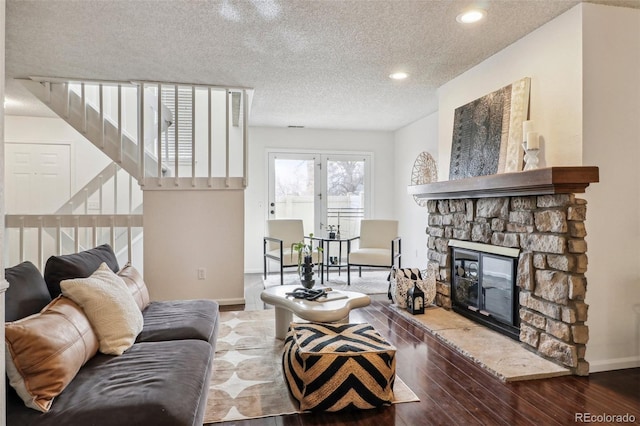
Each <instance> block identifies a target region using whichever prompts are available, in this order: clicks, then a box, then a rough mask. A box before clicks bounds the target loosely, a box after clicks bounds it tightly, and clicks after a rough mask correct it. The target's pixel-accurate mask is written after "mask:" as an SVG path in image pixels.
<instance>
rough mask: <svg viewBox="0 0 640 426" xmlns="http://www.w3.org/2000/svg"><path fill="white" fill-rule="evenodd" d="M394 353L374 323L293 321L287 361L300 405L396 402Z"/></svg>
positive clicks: (327, 407)
mask: <svg viewBox="0 0 640 426" xmlns="http://www.w3.org/2000/svg"><path fill="white" fill-rule="evenodd" d="M395 353H396V348H395V347H393V346H392V345H391V344H389V343H388V342H387V341H386V340H385V339H384V338H383V337H382V336H380V334H379V333H378V332H377V331H376V330H375V329H374V328H373V327H372V326H371V325H370V324H316V323H304V324H303V323H300V324H298V323H292V324H291V328H290V329H289V333H288V335H287V338H286V339H285V344H284V353H283V358H282V364H283V370H284V375H285V379H286V383H287V386H288V387H289V391H290V392H291V394H292V395H293V397H294V398H295V399H296V400H298V402H299V403H300V409H301V410H303V411H307V410H309V411H341V410H348V409H367V408H374V407H378V406H381V405H385V404H390V403H391V402H392V400H393V383H394V381H395V371H396V357H395Z"/></svg>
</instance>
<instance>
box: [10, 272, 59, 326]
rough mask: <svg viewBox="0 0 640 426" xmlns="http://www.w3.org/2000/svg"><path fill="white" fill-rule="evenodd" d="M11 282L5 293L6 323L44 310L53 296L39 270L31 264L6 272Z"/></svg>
mask: <svg viewBox="0 0 640 426" xmlns="http://www.w3.org/2000/svg"><path fill="white" fill-rule="evenodd" d="M4 275H5V278H6V279H7V281H8V282H9V288H8V289H7V291H6V293H5V311H4V320H5V321H7V322H8V321H15V320H18V319H20V318H24V317H28V316H29V315H33V314H36V313H38V312H40V311H41V310H42V308H44V307H45V306H47V304H48V303H49V302H51V296H50V295H49V291H48V290H47V284H46V283H45V282H44V278H43V277H42V274H41V273H40V271H38V268H36V266H35V265H34V264H33V263H31V262H22V263H21V264H19V265H16V266H14V267H12V268H7V269H5V270H4Z"/></svg>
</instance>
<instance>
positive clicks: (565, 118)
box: [438, 8, 582, 180]
mask: <svg viewBox="0 0 640 426" xmlns="http://www.w3.org/2000/svg"><path fill="white" fill-rule="evenodd" d="M581 47H582V41H581V9H580V8H573V9H571V10H569V11H568V12H566V13H564V14H563V15H561V16H559V17H558V18H556V19H554V20H552V21H551V22H549V23H547V24H546V25H543V26H542V27H540V28H538V29H537V30H535V31H533V32H532V33H530V34H528V35H527V36H525V37H523V38H521V39H520V40H518V41H517V42H515V43H513V44H512V45H510V46H508V47H507V48H505V49H503V50H501V51H500V52H498V53H496V54H495V55H493V56H492V57H490V58H489V59H487V60H486V61H484V62H482V63H480V64H479V65H477V66H475V67H473V68H472V69H470V70H469V71H467V72H465V73H464V74H462V75H460V76H458V77H457V78H455V79H453V80H451V81H450V82H448V83H446V84H444V85H443V86H441V87H440V88H439V90H438V96H439V111H440V119H439V128H440V146H439V148H440V149H439V153H440V161H439V166H440V170H439V172H440V180H448V179H449V159H450V156H451V140H452V139H451V138H452V133H453V116H454V111H455V109H456V108H458V107H460V106H462V105H465V104H467V103H469V102H471V101H473V100H475V99H477V98H480V97H482V96H484V95H486V94H488V93H491V92H493V91H495V90H497V89H500V88H502V87H504V86H507V85H509V84H511V83H513V82H515V81H517V80H520V79H521V78H524V77H530V78H531V96H530V109H529V117H530V119H531V120H532V121H533V122H534V131H536V132H538V133H539V134H540V136H541V149H542V152H541V153H540V159H541V160H542V161H541V164H540V166H541V167H544V166H545V164H546V165H548V166H559V165H563V166H577V165H580V164H581V161H582V147H581V144H582V109H581V107H580V105H581V102H582V79H581V75H582V72H581V67H582V62H581V51H582V49H581Z"/></svg>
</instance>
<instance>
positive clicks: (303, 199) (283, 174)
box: [268, 153, 318, 235]
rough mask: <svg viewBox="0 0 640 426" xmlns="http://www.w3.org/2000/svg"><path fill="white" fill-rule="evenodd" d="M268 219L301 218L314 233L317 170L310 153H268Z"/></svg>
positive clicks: (309, 231)
mask: <svg viewBox="0 0 640 426" xmlns="http://www.w3.org/2000/svg"><path fill="white" fill-rule="evenodd" d="M269 164H270V175H269V179H270V185H269V192H270V194H269V215H268V217H269V219H302V220H303V222H304V233H305V235H309V234H311V233H314V232H315V227H316V225H315V223H316V221H315V218H316V210H317V208H318V207H316V196H315V194H317V192H316V190H315V185H316V182H317V181H318V179H317V176H316V174H317V169H318V168H317V167H316V159H315V156H313V155H310V154H281V153H272V154H269Z"/></svg>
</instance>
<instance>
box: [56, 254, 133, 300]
mask: <svg viewBox="0 0 640 426" xmlns="http://www.w3.org/2000/svg"><path fill="white" fill-rule="evenodd" d="M103 262H104V263H106V264H107V266H109V268H110V269H111V270H112V271H113V272H115V273H117V272H118V271H119V270H120V268H119V266H118V260H117V259H116V255H115V253H114V252H113V249H112V248H111V246H110V245H109V244H103V245H101V246H98V247H95V248H92V249H89V250H86V251H83V252H80V253H74V254H64V255H60V256H51V257H50V258H49V259H48V260H47V264H46V265H45V267H44V280H45V281H46V283H47V287H48V288H49V294H51V297H52V298H55V297H58V296H59V295H60V293H61V290H60V281H63V280H70V279H73V278H87V277H89V276H91V274H93V273H94V272H95V271H96V270H97V269H98V268H99V267H100V265H101V264H102V263H103Z"/></svg>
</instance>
